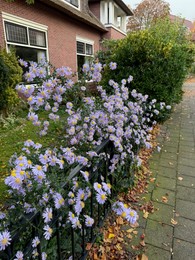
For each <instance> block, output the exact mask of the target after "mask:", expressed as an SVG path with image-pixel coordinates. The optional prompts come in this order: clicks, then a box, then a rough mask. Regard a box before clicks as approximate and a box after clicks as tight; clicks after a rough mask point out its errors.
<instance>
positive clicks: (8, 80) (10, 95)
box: [0, 50, 22, 115]
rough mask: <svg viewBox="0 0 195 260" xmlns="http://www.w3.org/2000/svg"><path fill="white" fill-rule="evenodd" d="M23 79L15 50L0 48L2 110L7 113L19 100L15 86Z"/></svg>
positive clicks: (0, 104) (0, 98) (0, 103)
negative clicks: (8, 51)
mask: <svg viewBox="0 0 195 260" xmlns="http://www.w3.org/2000/svg"><path fill="white" fill-rule="evenodd" d="M21 80H22V69H21V67H20V66H19V64H18V60H17V57H16V55H15V52H14V51H11V52H10V53H7V52H6V51H5V50H0V82H1V84H0V111H1V113H3V114H5V115H6V114H7V113H8V112H9V111H10V110H11V109H12V108H13V107H14V106H16V105H17V104H18V102H19V98H18V95H17V93H16V91H15V86H16V84H17V83H19V82H20V81H21Z"/></svg>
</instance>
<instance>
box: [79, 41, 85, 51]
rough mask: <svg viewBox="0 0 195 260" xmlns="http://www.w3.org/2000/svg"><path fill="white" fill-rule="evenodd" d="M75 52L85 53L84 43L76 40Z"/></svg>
mask: <svg viewBox="0 0 195 260" xmlns="http://www.w3.org/2000/svg"><path fill="white" fill-rule="evenodd" d="M77 53H80V54H85V44H84V43H83V42H77Z"/></svg>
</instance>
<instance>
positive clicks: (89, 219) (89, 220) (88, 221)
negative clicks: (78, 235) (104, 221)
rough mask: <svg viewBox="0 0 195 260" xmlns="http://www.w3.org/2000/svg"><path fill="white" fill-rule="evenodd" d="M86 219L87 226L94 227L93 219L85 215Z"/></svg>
mask: <svg viewBox="0 0 195 260" xmlns="http://www.w3.org/2000/svg"><path fill="white" fill-rule="evenodd" d="M84 217H85V225H86V226H87V227H91V226H93V224H94V219H93V218H91V217H89V216H88V215H84Z"/></svg>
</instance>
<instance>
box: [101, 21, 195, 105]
mask: <svg viewBox="0 0 195 260" xmlns="http://www.w3.org/2000/svg"><path fill="white" fill-rule="evenodd" d="M109 53H111V54H110V55H107V63H109V62H110V61H114V62H116V63H117V70H114V71H111V72H110V70H108V69H107V68H105V73H104V77H103V81H102V84H103V85H105V86H106V85H107V82H108V79H110V78H112V79H113V80H115V81H116V82H120V81H121V80H122V79H123V78H128V77H129V75H132V76H133V78H134V80H133V82H131V83H130V84H129V88H130V89H134V88H135V89H137V90H138V92H141V93H143V94H148V95H149V96H150V97H151V99H157V100H158V101H159V102H166V104H173V103H175V102H179V101H180V100H181V98H182V84H183V81H184V79H185V77H186V75H187V74H188V70H189V68H190V66H191V64H192V62H193V58H194V48H193V46H192V44H190V42H189V41H188V40H187V38H186V37H185V30H184V27H183V26H182V25H180V24H176V23H172V22H170V21H169V20H167V19H165V20H160V21H159V22H157V23H156V24H155V25H153V26H152V27H151V28H149V29H147V30H141V31H137V32H132V33H130V34H129V35H127V37H126V38H124V39H122V40H120V41H118V43H117V44H115V45H114V46H113V48H112V50H109ZM100 60H101V57H100ZM107 88H108V90H110V88H109V87H107Z"/></svg>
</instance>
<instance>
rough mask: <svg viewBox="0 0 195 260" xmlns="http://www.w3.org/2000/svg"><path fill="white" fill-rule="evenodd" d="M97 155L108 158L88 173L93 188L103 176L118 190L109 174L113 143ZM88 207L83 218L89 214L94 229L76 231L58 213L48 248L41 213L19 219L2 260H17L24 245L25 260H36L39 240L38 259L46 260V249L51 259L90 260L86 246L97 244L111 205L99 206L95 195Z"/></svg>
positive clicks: (76, 171)
mask: <svg viewBox="0 0 195 260" xmlns="http://www.w3.org/2000/svg"><path fill="white" fill-rule="evenodd" d="M96 152H97V153H105V157H104V158H103V159H102V160H101V161H99V162H98V163H97V165H96V166H95V167H93V169H92V168H91V169H87V171H88V172H89V174H90V175H89V181H90V183H91V185H93V183H94V182H97V181H98V182H99V181H100V178H101V176H103V178H104V181H105V182H106V181H109V183H110V184H111V185H112V186H113V187H114V186H115V185H116V178H115V177H114V176H113V175H112V174H109V165H110V160H111V159H112V157H113V144H112V143H111V142H110V141H109V140H105V141H104V142H103V143H102V144H101V145H100V146H98V147H97V149H96ZM81 170H85V168H84V167H82V166H79V165H78V166H76V167H75V168H74V169H72V170H71V172H70V174H69V177H68V179H67V181H66V182H65V183H64V184H63V185H62V188H63V189H68V188H69V187H68V186H69V182H70V181H71V180H72V179H73V178H74V177H76V176H78V175H80V174H81V173H80V171H81ZM92 190H93V189H92ZM112 196H113V193H112V194H111V197H112ZM86 204H87V205H85V208H84V209H83V211H82V213H81V214H83V215H85V214H87V215H89V216H90V217H92V218H93V219H94V220H95V222H94V224H93V226H92V227H86V226H85V224H84V222H83V223H81V225H82V227H81V229H77V230H74V229H73V228H72V227H71V225H66V222H65V220H63V219H61V217H60V214H59V212H58V211H55V212H54V214H53V215H54V217H53V220H52V223H51V224H50V226H51V227H52V228H53V230H54V232H53V234H52V238H51V240H50V241H49V242H48V244H45V239H42V238H43V231H42V230H43V229H41V227H42V226H41V225H43V224H41V223H42V222H43V220H42V217H41V215H40V213H39V212H38V213H36V214H28V215H25V216H23V217H22V219H21V220H19V219H16V222H17V224H18V231H17V232H15V234H12V242H11V245H9V246H8V247H7V248H6V250H5V251H3V252H0V259H2V260H4V259H9V260H12V259H15V254H16V252H17V251H18V250H21V249H20V248H21V243H25V245H24V248H25V249H24V250H23V253H24V255H25V256H24V259H33V258H32V256H31V255H32V252H33V248H32V240H33V238H34V237H35V236H38V237H39V238H40V241H41V242H40V244H39V245H38V246H37V252H36V259H40V260H41V259H42V252H43V251H44V248H45V247H46V248H47V251H48V249H49V250H51V253H49V254H48V258H47V259H51V260H54V259H58V260H62V259H71V260H74V259H86V257H87V250H86V245H87V243H93V242H94V241H95V239H96V234H97V232H98V228H99V227H100V226H101V224H102V223H103V220H104V218H105V216H106V214H107V212H108V210H109V208H110V203H109V202H106V203H105V204H103V205H100V204H98V203H97V201H96V199H95V193H94V192H93V191H92V194H91V197H90V199H88V200H87V201H86ZM63 223H64V225H63ZM20 241H23V242H20ZM24 241H25V242H24Z"/></svg>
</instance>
